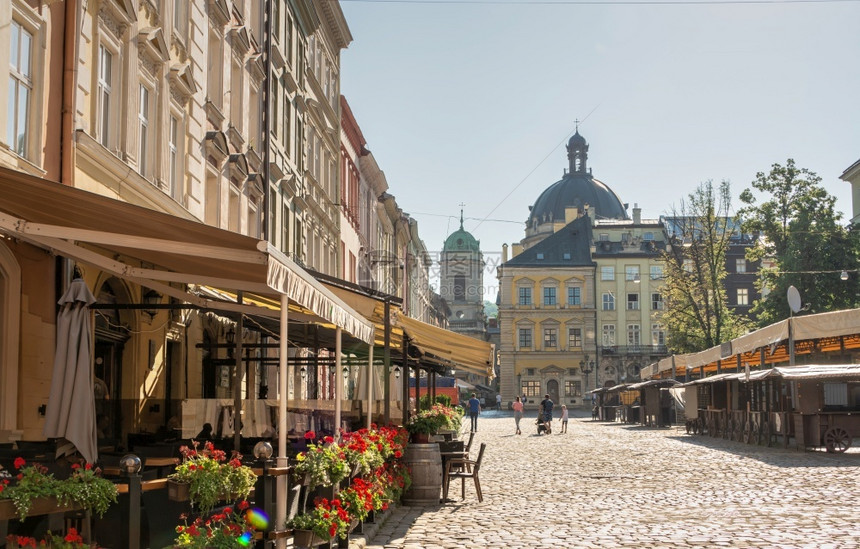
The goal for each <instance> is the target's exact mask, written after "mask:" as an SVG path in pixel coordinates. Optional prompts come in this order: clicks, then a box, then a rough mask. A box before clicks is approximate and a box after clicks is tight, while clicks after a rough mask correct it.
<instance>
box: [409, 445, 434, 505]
mask: <svg viewBox="0 0 860 549" xmlns="http://www.w3.org/2000/svg"><path fill="white" fill-rule="evenodd" d="M403 458H404V459H403V461H404V463H405V464H406V466H407V467H408V468H409V472H410V473H411V474H412V486H410V487H409V490H407V491H406V493H404V494H403V503H404V504H406V505H438V504H439V500H440V498H441V497H442V455H441V454H440V453H439V445H438V444H436V443H433V444H412V443H410V444H408V445H407V446H406V453H405V454H404V456H403Z"/></svg>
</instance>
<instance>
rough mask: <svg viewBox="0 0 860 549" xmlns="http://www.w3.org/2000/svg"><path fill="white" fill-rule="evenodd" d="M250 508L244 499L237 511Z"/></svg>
mask: <svg viewBox="0 0 860 549" xmlns="http://www.w3.org/2000/svg"><path fill="white" fill-rule="evenodd" d="M250 506H251V504H250V503H248V502H247V501H245V500H244V499H243V500H242V501H240V502H239V509H241V510H242V511H244V510H246V509H247V508H248V507H250Z"/></svg>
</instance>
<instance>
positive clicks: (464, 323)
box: [439, 209, 487, 340]
mask: <svg viewBox="0 0 860 549" xmlns="http://www.w3.org/2000/svg"><path fill="white" fill-rule="evenodd" d="M480 244H481V243H480V241H479V240H475V237H473V236H472V235H471V233H469V232H468V231H466V230H465V229H463V210H462V209H461V210H460V228H459V229H458V230H456V231H454V232H453V233H451V235H449V236H448V238H447V239H445V244H444V246H443V247H442V256H441V257H440V260H439V263H440V265H441V273H440V288H439V290H440V293H441V295H442V298H443V299H444V300H445V301H446V302H447V303H448V307H449V308H450V310H451V313H450V316H449V318H448V327H449V329H451V330H452V331H454V332H458V333H461V334H465V335H469V336H472V337H474V338H477V339H481V340H484V339H486V331H487V330H486V319H485V318H484V258H483V254H481V246H480Z"/></svg>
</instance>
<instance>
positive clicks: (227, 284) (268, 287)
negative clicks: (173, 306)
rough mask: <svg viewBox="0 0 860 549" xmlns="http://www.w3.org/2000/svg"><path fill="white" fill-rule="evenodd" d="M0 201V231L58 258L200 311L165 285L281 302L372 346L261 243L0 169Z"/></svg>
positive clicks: (350, 313)
mask: <svg viewBox="0 0 860 549" xmlns="http://www.w3.org/2000/svg"><path fill="white" fill-rule="evenodd" d="M0 196H2V197H3V200H2V201H0V231H2V232H4V233H6V234H8V235H11V236H14V237H15V238H19V239H21V240H24V241H26V242H29V243H31V244H33V245H35V246H39V247H41V248H45V249H48V250H51V251H52V252H54V253H56V254H58V255H62V256H65V257H69V258H72V259H74V260H76V261H79V262H82V263H85V264H89V265H93V266H95V267H97V268H99V269H101V270H103V271H106V272H110V273H112V274H114V275H116V276H119V277H122V278H125V279H127V280H130V281H132V282H135V283H138V284H141V285H143V286H146V287H149V288H152V289H154V290H157V291H159V292H161V293H162V294H165V295H169V296H171V297H174V298H176V299H179V300H182V301H186V302H189V303H194V304H197V305H200V306H203V307H212V308H217V307H218V306H219V305H218V304H216V303H210V302H207V301H206V300H205V299H203V298H200V297H198V296H193V295H191V294H189V293H187V292H185V291H183V290H180V289H177V288H175V287H173V286H171V285H170V283H181V284H204V285H211V286H216V287H223V288H228V289H231V290H234V291H247V292H253V293H257V294H260V295H268V296H280V295H285V296H287V298H289V300H290V301H291V302H293V303H295V304H297V305H300V306H301V307H303V308H305V309H306V310H307V311H308V312H309V313H310V314H312V315H313V317H314V318H315V319H316V320H321V321H324V322H330V323H332V324H333V325H335V326H338V327H340V328H342V329H343V330H344V331H346V332H348V333H350V334H352V335H353V336H354V337H356V338H358V339H360V340H362V341H365V342H368V343H370V342H372V341H373V326H372V325H371V324H370V323H369V322H367V321H366V320H365V319H364V318H363V317H362V316H361V315H359V314H358V313H357V312H356V311H354V310H353V309H352V308H351V307H349V306H348V305H347V304H346V303H344V302H343V301H342V300H340V299H339V298H337V297H336V296H335V295H334V294H332V293H331V292H330V291H328V290H327V289H326V288H324V287H323V285H322V284H320V283H319V282H317V281H316V280H315V279H314V278H313V277H312V276H310V275H309V274H308V273H306V272H305V271H304V270H303V269H302V268H301V267H299V266H298V265H297V264H296V263H294V262H293V261H292V260H290V259H289V258H288V257H286V256H285V255H284V254H282V253H281V252H279V251H278V250H277V249H275V248H274V247H272V246H271V245H270V244H269V243H268V242H266V241H263V240H258V239H256V238H251V237H248V236H244V235H241V234H237V233H233V232H230V231H225V230H221V229H218V228H216V227H211V226H209V225H205V224H203V223H199V222H197V221H193V220H189V219H182V218H179V217H176V216H173V215H169V214H165V213H161V212H157V211H154V210H150V209H147V208H143V207H140V206H135V205H133V204H129V203H126V202H122V201H119V200H115V199H112V198H108V197H105V196H101V195H98V194H94V193H90V192H87V191H84V190H81V189H76V188H73V187H68V186H66V185H61V184H59V183H54V182H51V181H46V180H44V179H41V178H38V177H34V176H31V175H28V174H24V173H21V172H18V171H15V170H11V169H8V168H2V167H0ZM138 262H141V265H137V263H138ZM220 307H222V308H224V309H225V310H236V311H241V312H249V313H251V314H258V313H259V311H256V312H255V309H259V308H258V307H257V308H248V307H247V306H240V305H236V304H222V305H220Z"/></svg>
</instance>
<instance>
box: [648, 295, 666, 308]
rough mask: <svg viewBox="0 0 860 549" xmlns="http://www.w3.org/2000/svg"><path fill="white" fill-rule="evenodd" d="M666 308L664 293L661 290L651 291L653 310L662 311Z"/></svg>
mask: <svg viewBox="0 0 860 549" xmlns="http://www.w3.org/2000/svg"><path fill="white" fill-rule="evenodd" d="M665 308H666V302H665V301H663V294H661V293H660V292H651V310H652V311H662V310H664V309H665Z"/></svg>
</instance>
